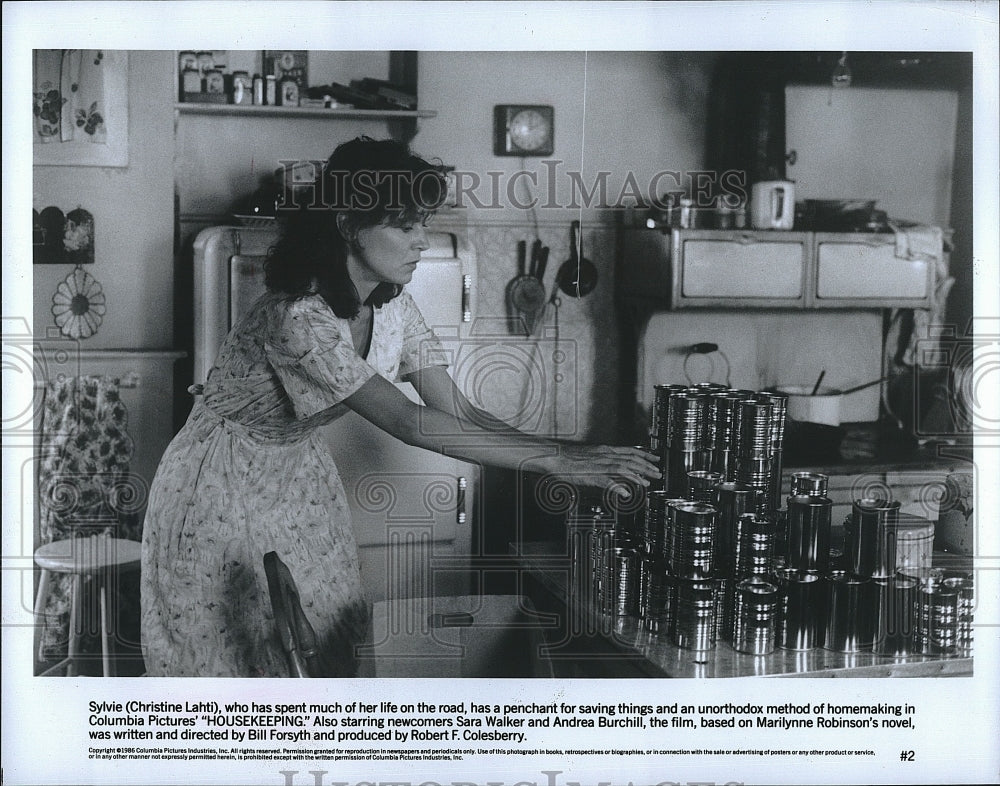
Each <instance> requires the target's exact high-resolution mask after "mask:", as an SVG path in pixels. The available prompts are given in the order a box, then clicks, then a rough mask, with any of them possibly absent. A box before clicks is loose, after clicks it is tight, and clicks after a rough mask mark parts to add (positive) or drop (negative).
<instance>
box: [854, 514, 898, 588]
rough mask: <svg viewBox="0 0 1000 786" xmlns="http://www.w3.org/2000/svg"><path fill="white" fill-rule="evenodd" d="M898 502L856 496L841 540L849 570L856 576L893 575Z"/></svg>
mask: <svg viewBox="0 0 1000 786" xmlns="http://www.w3.org/2000/svg"><path fill="white" fill-rule="evenodd" d="M898 520H899V502H898V501H896V500H881V499H868V498H865V499H856V500H854V504H853V506H852V511H851V518H850V519H849V520H848V523H847V526H846V530H847V532H846V537H845V541H844V545H845V550H846V552H847V559H848V563H849V565H850V570H851V571H852V572H854V573H856V574H857V575H859V576H869V577H873V578H890V577H892V576H894V575H896V528H897V523H898Z"/></svg>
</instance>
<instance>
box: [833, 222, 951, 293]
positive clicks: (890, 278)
mask: <svg viewBox="0 0 1000 786" xmlns="http://www.w3.org/2000/svg"><path fill="white" fill-rule="evenodd" d="M815 243H816V250H815V255H816V300H815V303H814V305H815V306H817V307H844V306H861V307H877V308H887V307H919V306H925V305H929V304H930V296H931V292H932V276H933V273H934V270H933V267H932V264H931V262H930V261H928V260H927V259H924V258H918V259H906V258H902V257H898V256H896V246H895V242H894V240H893V236H891V235H889V236H879V235H836V234H826V233H818V234H817V235H816V240H815Z"/></svg>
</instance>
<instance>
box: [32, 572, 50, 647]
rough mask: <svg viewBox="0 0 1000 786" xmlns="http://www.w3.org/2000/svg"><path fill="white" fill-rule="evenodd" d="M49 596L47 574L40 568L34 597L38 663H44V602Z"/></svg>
mask: <svg viewBox="0 0 1000 786" xmlns="http://www.w3.org/2000/svg"><path fill="white" fill-rule="evenodd" d="M48 594H49V572H48V570H46V569H45V568H42V575H41V576H39V578H38V594H37V595H36V596H35V633H36V635H37V636H38V662H39V663H42V662H43V661H44V654H43V652H42V650H43V649H44V647H43V644H44V642H45V636H44V635H43V633H44V630H43V628H44V626H45V605H44V604H45V601H46V600H48Z"/></svg>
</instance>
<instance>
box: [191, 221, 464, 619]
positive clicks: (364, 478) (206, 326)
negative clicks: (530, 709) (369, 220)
mask: <svg viewBox="0 0 1000 786" xmlns="http://www.w3.org/2000/svg"><path fill="white" fill-rule="evenodd" d="M274 240H275V231H274V229H273V228H272V227H270V226H255V227H232V226H226V227H212V228H209V229H206V230H203V231H202V232H201V233H199V235H198V237H197V238H196V240H195V247H194V282H195V283H194V314H195V320H194V321H195V325H194V329H195V330H194V332H195V358H194V381H195V383H203V382H204V380H205V377H206V375H207V373H208V371H209V369H210V368H211V367H212V364H213V363H214V362H215V356H216V354H217V353H218V350H219V348H220V347H221V345H222V342H223V340H224V339H225V337H226V334H227V333H228V332H229V330H230V328H231V327H232V325H234V324H235V323H236V321H237V320H238V319H239V317H240V315H241V314H242V313H243V311H244V310H245V309H246V308H247V307H248V306H249V305H250V304H251V303H253V301H254V300H256V298H257V297H258V296H259V295H260V294H261V293H262V292H263V291H264V273H263V262H264V260H265V258H266V254H267V249H268V248H269V247H270V246H271V245H272V244H273V243H274ZM429 240H430V243H431V245H430V248H429V249H428V250H427V251H425V252H424V254H423V255H422V258H421V262H420V264H419V265H418V266H417V269H416V272H415V273H414V276H413V280H412V281H411V282H410V284H408V285H407V290H408V291H409V292H410V293H411V294H412V296H413V298H414V300H415V301H416V302H417V305H418V306H419V307H420V309H421V311H422V312H423V314H424V317H425V319H426V321H427V324H428V325H430V326H431V327H432V328H433V329H434V331H435V333H437V334H438V336H439V337H440V338H441V339H442V341H443V342H444V344H445V348H446V349H448V348H449V347H451V346H454V347H455V356H456V357H457V356H458V354H459V351H458V349H459V345H460V342H461V341H462V339H463V338H465V337H466V336H467V334H468V330H469V326H470V325H471V324H472V320H473V314H474V310H475V274H476V257H475V254H474V252H473V250H472V249H471V248H470V247H468V246H467V245H466V244H465V243H464V242H462V240H461V239H460V238H459V237H458V236H457V235H455V234H452V233H448V232H432V233H430V235H429ZM460 384H461V383H460ZM398 387H399V388H400V389H401V390H403V391H404V392H405V393H406V394H407V395H408V396H410V397H411V398H412V399H413V400H415V401H419V399H418V397H417V395H416V392H415V391H414V390H413V388H412V386H410V385H409V384H406V383H403V384H400V385H399V386H398ZM323 431H324V436H325V438H326V441H327V443H328V445H329V448H330V452H331V453H332V454H333V458H334V461H335V462H336V464H337V467H338V469H339V471H340V476H341V479H342V480H343V482H344V488H345V489H346V491H347V495H348V499H349V504H350V507H351V512H352V515H353V520H354V528H355V533H356V536H357V540H358V547H359V550H360V554H361V563H362V577H363V580H364V583H365V588H366V590H367V591H368V594H369V596H370V597H371V599H373V600H382V599H385V598H394V597H421V596H428V595H440V594H445V595H456V594H458V595H460V594H466V593H467V592H468V591H469V588H470V559H471V552H472V540H473V539H472V526H473V521H472V518H473V516H472V515H471V514H472V511H474V510H475V501H476V490H477V488H478V483H479V476H478V469H477V467H476V466H474V465H472V464H468V463H465V462H462V461H458V460H456V459H452V458H448V457H445V456H441V455H439V454H436V453H431V452H428V451H425V450H422V449H420V448H414V447H411V446H409V445H406V444H404V443H403V442H400V441H399V440H397V439H395V438H394V437H391V436H389V435H388V434H386V433H385V432H383V431H381V430H380V429H378V428H376V427H375V426H373V425H371V424H370V423H368V421H366V420H364V419H363V418H361V417H360V416H358V415H356V414H354V413H353V412H348V413H347V414H345V415H344V416H343V417H341V418H339V419H337V420H336V421H334V422H333V423H331V424H329V425H328V426H325V427H324V429H323Z"/></svg>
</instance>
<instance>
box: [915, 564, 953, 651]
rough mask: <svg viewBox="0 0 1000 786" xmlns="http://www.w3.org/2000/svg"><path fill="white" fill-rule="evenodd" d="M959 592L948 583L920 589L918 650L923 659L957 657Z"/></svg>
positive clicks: (918, 590)
mask: <svg viewBox="0 0 1000 786" xmlns="http://www.w3.org/2000/svg"><path fill="white" fill-rule="evenodd" d="M958 600H959V590H958V588H957V587H955V586H948V585H947V584H946V583H945V581H942V582H941V583H936V584H924V585H922V586H920V587H918V589H917V600H916V632H915V634H914V649H916V651H917V652H919V653H921V654H923V655H954V654H955V653H956V651H957V649H958Z"/></svg>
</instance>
